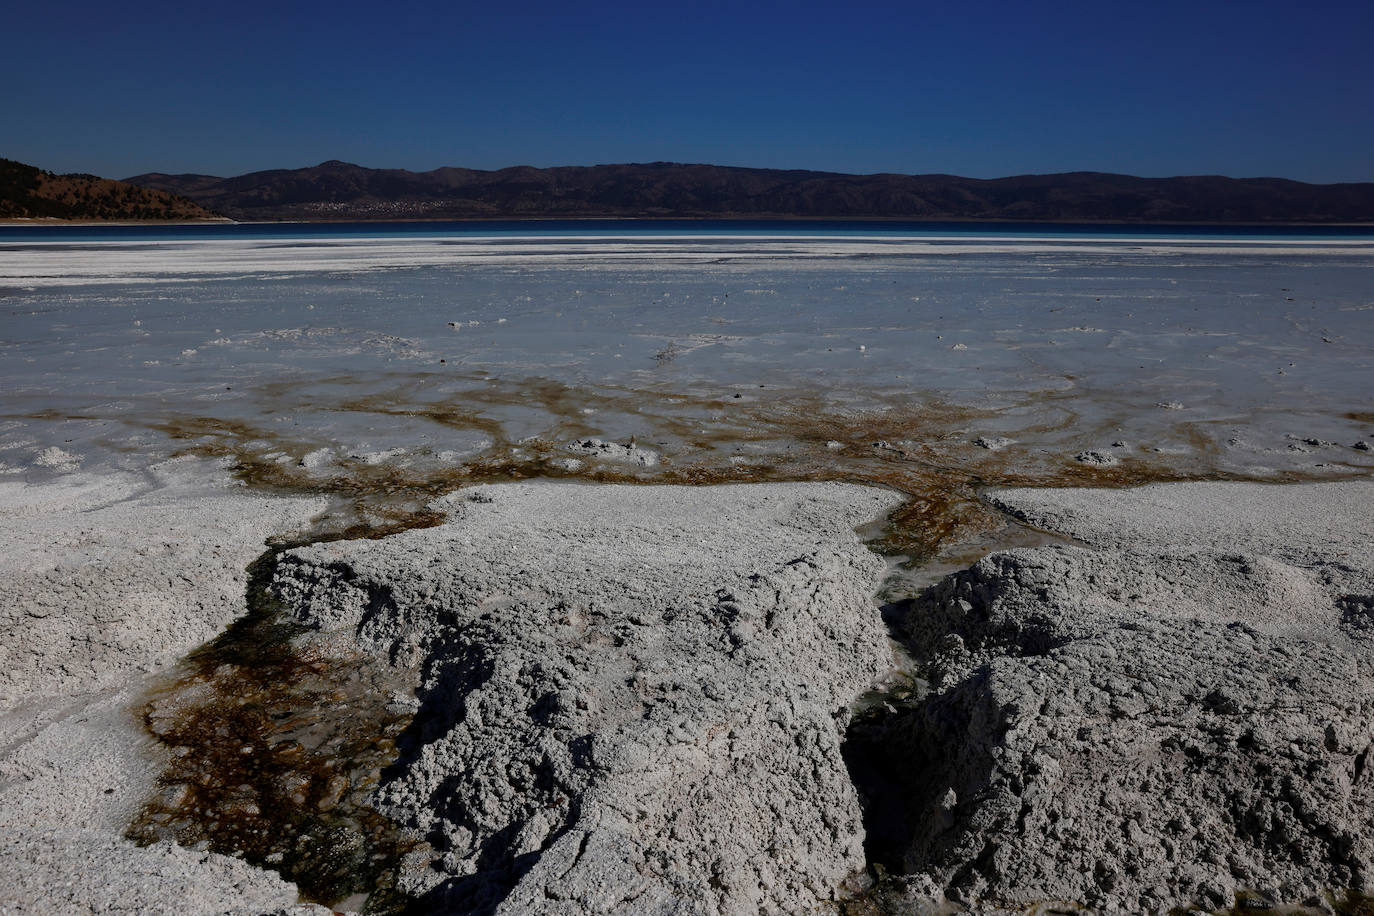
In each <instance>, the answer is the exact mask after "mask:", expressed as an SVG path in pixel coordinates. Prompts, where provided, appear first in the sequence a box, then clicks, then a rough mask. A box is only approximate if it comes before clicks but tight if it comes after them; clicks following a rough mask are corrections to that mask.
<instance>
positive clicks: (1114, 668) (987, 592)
mask: <svg viewBox="0 0 1374 916" xmlns="http://www.w3.org/2000/svg"><path fill="white" fill-rule="evenodd" d="M990 499H991V501H992V502H993V503H994V504H996V505H999V506H1001V507H1002V508H1004V509H1006V510H1008V511H1010V512H1012V513H1013V514H1015V515H1018V516H1020V517H1022V518H1023V519H1025V520H1027V521H1029V522H1031V523H1033V524H1036V525H1039V526H1042V527H1045V528H1050V529H1053V530H1056V531H1060V532H1063V533H1065V534H1067V535H1071V536H1072V537H1074V538H1077V539H1078V540H1079V541H1080V542H1082V543H1084V544H1086V545H1087V546H1084V547H1069V546H1065V547H1042V548H1034V549H1017V550H1009V551H1005V552H1001V553H995V554H992V555H990V556H988V557H986V558H985V559H983V560H982V561H980V562H979V563H977V564H975V565H974V566H973V567H971V568H970V569H968V570H966V571H965V572H962V573H959V574H956V575H955V576H952V577H950V578H949V579H947V580H945V581H944V582H942V583H940V584H939V585H937V586H935V587H933V588H932V589H931V590H930V591H928V592H927V593H925V594H923V595H922V596H921V597H919V598H917V599H915V600H913V601H911V602H909V604H908V606H906V607H905V608H904V609H898V611H897V613H896V614H894V616H895V617H897V618H898V619H899V620H900V629H901V630H902V631H903V636H904V639H905V642H906V643H907V648H908V650H909V651H910V652H911V653H912V655H913V656H914V658H915V659H916V661H917V663H918V664H919V665H920V666H921V668H922V670H923V673H924V674H925V675H926V676H927V677H929V678H930V680H931V686H932V692H931V694H930V695H929V696H928V697H926V698H925V699H923V700H921V701H919V702H916V703H914V704H912V705H911V706H909V707H907V708H905V709H903V710H901V711H898V712H896V713H894V714H892V715H890V716H886V717H880V718H878V719H876V720H873V721H866V722H864V723H862V724H861V725H860V726H859V727H857V728H856V729H855V730H854V731H853V732H852V734H851V744H850V748H851V749H852V750H851V755H852V756H853V758H854V759H857V760H860V761H863V762H864V765H863V766H862V767H859V768H856V770H855V777H856V780H857V781H858V782H859V784H860V785H861V787H862V790H863V791H864V793H865V795H866V796H867V797H868V798H869V799H870V800H871V801H872V802H874V806H871V807H870V816H869V818H868V826H869V828H870V849H871V850H879V851H880V853H879V854H880V857H881V858H883V859H885V860H886V864H887V865H888V867H889V868H890V869H891V870H893V871H895V872H896V873H898V874H902V875H905V877H904V878H903V879H902V880H901V881H899V882H897V883H898V885H899V886H898V889H897V890H895V891H892V892H891V893H892V895H893V896H894V897H895V898H898V899H896V900H895V904H896V905H897V907H898V908H899V909H901V908H902V907H906V908H910V909H914V910H916V911H918V912H919V911H920V910H921V907H922V906H923V905H925V906H931V905H933V903H934V901H935V900H938V899H939V898H941V897H942V896H943V895H944V894H948V895H949V897H951V898H952V899H954V900H956V901H958V902H960V903H963V904H965V905H967V906H969V907H970V908H971V909H972V910H974V911H975V912H980V911H984V910H985V909H986V910H988V911H991V910H992V909H994V907H993V906H992V905H991V904H990V903H988V902H987V901H1000V902H1002V903H1005V904H1009V905H1017V908H1018V911H1020V908H1023V907H1025V906H1027V905H1029V904H1032V903H1043V902H1045V901H1064V902H1067V903H1070V904H1086V905H1088V906H1090V907H1092V908H1093V910H1094V911H1096V912H1102V913H1162V912H1166V911H1173V910H1172V908H1174V907H1188V906H1201V907H1203V908H1205V909H1206V910H1209V911H1210V910H1215V909H1221V908H1224V907H1228V906H1230V905H1231V904H1232V903H1233V902H1234V900H1235V899H1236V898H1235V894H1236V893H1237V891H1246V892H1252V891H1253V892H1259V893H1260V894H1262V898H1261V903H1264V904H1273V903H1277V904H1283V905H1305V906H1307V907H1310V908H1311V910H1310V911H1311V912H1330V910H1329V909H1327V908H1326V906H1327V903H1328V901H1327V900H1325V899H1324V895H1325V894H1326V893H1327V892H1328V891H1333V890H1336V891H1339V890H1343V889H1347V888H1356V889H1364V888H1367V887H1369V881H1370V880H1371V878H1374V872H1372V871H1371V866H1374V773H1371V771H1370V768H1369V766H1368V763H1369V756H1370V753H1371V750H1374V482H1370V481H1357V482H1341V483H1322V484H1306V485H1294V486H1272V485H1261V484H1237V483H1190V484H1171V485H1152V486H1146V487H1142V488H1139V489H1134V490H1127V491H1121V490H1115V491H1112V490H1028V489H1022V490H1004V491H1001V492H996V493H993V494H991V496H990ZM901 885H904V889H903V888H902V886H901ZM903 898H904V899H903ZM893 902H894V901H889V903H893Z"/></svg>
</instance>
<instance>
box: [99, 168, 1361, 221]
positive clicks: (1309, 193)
mask: <svg viewBox="0 0 1374 916" xmlns="http://www.w3.org/2000/svg"><path fill="white" fill-rule="evenodd" d="M126 181H128V183H131V184H136V185H140V187H144V188H154V190H158V191H169V192H173V194H179V195H181V196H185V198H188V199H191V201H195V202H196V203H199V205H201V206H205V207H207V209H210V210H214V211H217V213H223V214H225V216H228V217H232V218H235V220H408V218H409V220H414V218H500V217H504V218H521V217H819V218H838V217H848V218H866V217H888V218H911V220H1088V221H1091V220H1107V221H1140V222H1171V221H1183V222H1190V221H1195V222H1363V221H1374V183H1363V184H1304V183H1301V181H1289V180H1283V179H1227V177H1221V176H1193V177H1173V179H1138V177H1132V176H1125V174H1109V173H1101V172H1070V173H1063V174H1028V176H1017V177H1007V179H962V177H958V176H952V174H915V176H911V174H842V173H835V172H801V170H778V169H745V168H728V166H714V165H684V163H676V162H650V163H638V165H596V166H562V168H552V169H536V168H530V166H515V168H510V169H499V170H495V172H482V170H477V169H456V168H444V169H434V170H433V172H407V170H404V169H368V168H363V166H359V165H352V163H348V162H339V161H330V162H322V163H320V165H316V166H312V168H308V169H273V170H269V172H253V173H249V174H240V176H236V177H232V179H221V177H216V176H207V174H162V173H148V174H139V176H133V177H132V179H126Z"/></svg>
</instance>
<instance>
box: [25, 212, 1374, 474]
mask: <svg viewBox="0 0 1374 916" xmlns="http://www.w3.org/2000/svg"><path fill="white" fill-rule="evenodd" d="M1372 269H1374V231H1371V230H1360V229H1348V228H1344V227H1340V228H1335V229H1333V228H1316V229H1292V228H1284V229H1269V228H1259V229H1254V228H1250V227H1243V228H1217V227H1139V228H1136V227H1129V228H1123V227H1103V226H1061V225H1056V226H1051V227H1026V226H988V225H984V224H978V225H977V226H971V225H951V224H902V223H822V224H794V223H782V224H779V223H742V222H729V223H720V222H717V223H703V222H692V223H664V222H652V223H650V222H634V221H577V222H575V223H573V222H553V221H540V222H532V223H463V224H445V223H433V224H430V223H425V224H414V223H408V224H394V225H390V224H372V223H369V224H327V225H317V224H291V225H215V226H186V227H152V228H148V227H141V226H140V227H96V228H89V227H82V228H62V229H47V228H44V229H29V228H23V229H15V228H13V227H9V228H6V229H3V230H0V308H2V309H3V313H2V314H3V316H4V318H3V326H0V390H3V392H4V394H3V396H0V407H2V408H3V410H2V412H3V414H4V416H3V417H0V464H2V465H3V468H4V470H5V471H6V472H7V473H11V474H30V475H40V476H41V475H44V474H49V473H54V472H55V471H54V469H53V467H52V465H53V464H54V462H53V461H52V460H51V455H49V458H48V459H44V458H43V457H42V456H43V455H44V453H45V451H46V450H47V449H51V448H60V449H61V450H63V452H64V453H66V454H69V455H71V456H72V457H73V458H74V459H79V460H80V462H82V464H83V466H86V467H92V466H99V465H104V464H109V465H118V466H129V465H134V466H137V465H139V464H146V463H147V462H149V461H153V460H159V459H160V458H164V457H166V456H168V455H171V454H174V453H177V452H179V451H184V450H188V449H190V450H196V451H198V452H199V453H202V454H223V455H225V456H227V457H229V458H230V459H232V460H233V461H235V462H237V463H238V464H239V465H240V466H241V467H243V468H251V469H257V472H258V477H259V478H260V479H262V480H267V481H271V482H274V483H277V484H281V485H291V486H295V485H312V486H313V485H323V484H320V483H318V482H320V481H333V482H335V483H336V484H338V485H340V486H343V485H345V484H346V485H347V486H353V487H357V486H359V485H360V484H359V481H367V482H369V484H368V485H369V486H376V487H382V488H387V487H389V488H391V492H411V493H412V495H413V492H412V491H414V488H415V487H417V486H418V487H419V491H423V492H430V491H433V490H436V489H439V488H440V487H441V485H442V484H448V483H452V481H454V480H457V479H461V478H464V477H465V475H466V477H468V478H471V479H475V478H481V477H484V476H485V477H488V478H490V477H495V478H500V477H503V476H505V477H509V476H530V475H549V476H559V475H574V476H583V477H587V478H588V479H612V478H615V479H620V478H632V479H645V480H678V481H700V482H707V481H717V480H746V479H776V478H808V477H816V476H842V477H848V478H852V479H869V480H880V481H883V482H887V483H889V484H891V485H894V486H899V487H902V488H904V489H907V490H908V491H910V492H915V491H917V490H920V489H921V488H922V487H924V486H926V485H927V484H929V483H930V481H931V480H932V479H938V480H939V481H943V483H942V484H941V485H942V486H946V487H948V486H950V485H951V484H950V481H957V482H958V486H959V487H962V488H963V489H965V490H969V489H970V488H976V487H977V486H980V485H983V484H985V483H997V482H1007V481H1011V482H1065V481H1067V482H1074V481H1078V482H1086V483H1092V482H1100V483H1129V482H1133V481H1137V480H1145V479H1160V478H1164V479H1168V478H1171V477H1177V476H1198V475H1202V476H1208V475H1211V476H1216V475H1222V476H1226V475H1239V476H1244V477H1250V478H1255V477H1258V478H1261V479H1289V478H1292V477H1294V476H1295V475H1297V476H1333V475H1335V476H1339V475H1343V474H1351V473H1365V472H1366V471H1367V469H1368V468H1369V467H1370V466H1371V465H1374V460H1371V458H1370V452H1368V451H1366V450H1363V449H1361V448H1357V447H1356V445H1357V443H1360V442H1363V441H1374V414H1372V413H1371V410H1374V270H1372ZM586 437H600V438H603V439H606V440H614V441H617V442H621V443H628V442H630V441H631V437H633V441H634V442H635V443H636V444H637V446H638V447H640V448H641V449H650V450H652V451H654V452H655V453H657V454H658V456H659V457H660V458H661V460H660V461H659V462H658V463H657V464H655V465H653V466H651V467H649V466H644V465H640V464H635V463H633V462H628V463H627V462H623V461H622V462H619V463H616V462H614V461H602V460H600V459H597V458H595V457H590V458H589V457H587V456H585V455H580V454H579V453H577V452H571V451H569V450H568V445H569V443H571V442H572V441H573V440H575V439H582V438H586ZM980 439H981V440H982V443H981V444H980V443H979V440H980ZM1002 440H1012V441H1010V442H1004V441H1002ZM987 445H992V446H993V447H991V448H989V447H985V446H987ZM1084 452H1093V453H1095V455H1096V457H1089V458H1088V459H1083V458H1082V453H1084ZM307 456H308V458H307ZM303 459H306V460H305V461H304V463H302V461H303ZM569 459H573V460H571V461H570V460H569ZM1099 459H1100V460H1099ZM58 463H60V462H58ZM311 481H315V482H316V483H315V484H312V483H310V482H311ZM407 488H410V489H407Z"/></svg>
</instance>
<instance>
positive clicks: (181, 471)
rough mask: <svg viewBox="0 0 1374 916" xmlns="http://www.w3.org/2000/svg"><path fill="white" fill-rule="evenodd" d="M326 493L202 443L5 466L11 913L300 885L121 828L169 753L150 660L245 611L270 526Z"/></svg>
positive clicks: (3, 678)
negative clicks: (250, 471) (28, 469)
mask: <svg viewBox="0 0 1374 916" xmlns="http://www.w3.org/2000/svg"><path fill="white" fill-rule="evenodd" d="M61 464H62V466H63V467H64V468H70V467H75V463H74V462H62V463H61ZM322 508H323V502H322V501H321V500H305V499H281V498H271V497H265V496H260V495H252V494H249V493H247V492H245V491H243V490H242V489H241V488H238V487H235V486H232V485H231V483H230V481H229V480H228V475H227V474H225V472H224V471H223V469H222V468H218V467H211V466H207V463H206V462H202V461H197V460H185V461H172V462H167V463H164V464H161V465H157V466H155V467H152V468H150V469H149V470H148V471H147V472H146V473H145V474H134V473H107V474H94V473H75V474H67V475H65V476H60V477H56V478H55V479H52V480H49V481H47V482H41V483H38V482H22V481H17V480H5V481H2V482H0V525H3V531H4V534H3V537H2V538H0V574H2V575H3V577H4V582H5V587H6V598H7V600H6V602H5V604H4V605H3V607H0V913H4V914H17V913H24V914H80V913H168V914H171V913H176V914H187V913H191V914H217V913H224V912H228V911H233V912H261V911H275V910H279V909H281V908H283V907H290V906H292V905H294V904H295V903H296V901H297V899H298V895H297V893H296V889H295V887H294V886H293V885H291V884H288V883H287V882H285V881H282V880H281V879H280V878H279V877H278V876H276V875H274V874H271V873H268V872H263V871H259V870H258V869H255V868H253V867H251V866H249V865H247V864H246V863H244V862H241V861H239V860H237V859H232V858H229V857H226V856H221V855H215V854H212V853H207V852H195V851H192V850H188V849H182V848H179V847H176V846H173V845H169V844H157V845H154V846H149V847H146V848H140V847H137V846H135V845H134V844H133V843H131V842H129V841H128V840H125V839H124V838H123V834H124V831H125V830H126V829H127V828H128V825H129V821H130V819H131V817H132V816H133V814H134V812H135V811H136V810H137V808H138V806H139V805H140V803H141V802H142V801H143V800H144V798H145V797H146V795H147V793H149V792H150V791H151V790H152V783H153V777H154V775H155V774H156V773H157V772H158V771H159V769H160V765H159V762H158V758H157V756H156V755H157V751H156V749H155V748H154V747H153V746H152V744H151V742H150V740H149V739H148V738H147V737H146V735H145V732H144V730H143V728H142V723H141V722H139V720H138V719H137V717H136V709H135V707H136V706H137V704H138V703H139V701H140V697H141V696H142V694H143V691H144V690H145V689H146V688H147V684H148V679H149V673H150V672H153V671H156V670H157V669H159V668H161V667H163V666H165V665H167V664H168V663H170V662H172V661H174V660H176V659H178V658H180V657H182V656H184V655H185V654H186V653H187V652H188V651H190V650H191V649H193V648H195V647H196V646H197V645H199V644H201V643H203V642H204V641H206V640H207V639H209V638H210V637H212V636H213V635H214V634H216V633H217V632H219V631H220V630H222V629H223V628H224V627H225V625H226V624H228V623H229V622H230V621H231V620H232V619H233V618H235V617H237V616H239V615H240V614H242V613H243V612H244V610H245V604H244V589H245V584H246V579H247V571H246V570H247V567H248V565H249V564H250V563H251V562H252V561H253V560H255V559H256V558H257V557H258V556H259V555H260V554H261V553H262V552H263V550H265V549H266V545H265V543H264V542H265V539H266V538H267V537H269V536H271V535H273V534H278V533H285V532H288V531H291V530H295V529H298V528H301V527H303V526H305V524H306V523H307V522H308V521H309V520H310V519H311V517H312V516H314V515H316V514H317V513H318V512H319V511H320V510H321V509H322ZM314 909H316V908H313V907H312V908H307V909H302V910H299V911H300V912H307V911H309V910H314Z"/></svg>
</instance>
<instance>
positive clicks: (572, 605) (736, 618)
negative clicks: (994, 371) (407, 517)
mask: <svg viewBox="0 0 1374 916" xmlns="http://www.w3.org/2000/svg"><path fill="white" fill-rule="evenodd" d="M896 502H897V500H896V495H895V494H893V493H891V492H888V491H885V490H879V489H874V488H866V487H859V486H852V485H847V484H829V483H806V484H764V485H735V486H721V487H706V488H693V487H671V486H646V487H634V486H583V485H573V484H553V483H548V482H544V483H529V484H504V485H495V486H484V487H476V488H472V489H468V490H463V491H459V492H458V493H455V494H452V495H451V496H450V497H447V498H445V499H444V500H441V501H439V503H438V504H437V505H438V507H439V508H443V509H445V510H447V511H448V512H449V513H450V518H449V520H448V521H447V522H446V523H445V524H442V525H440V526H437V527H434V528H427V529H422V530H414V531H409V532H406V533H403V534H398V535H394V536H392V537H388V538H385V539H382V540H375V541H349V542H334V543H323V544H316V545H312V546H309V547H304V548H300V549H297V550H294V551H290V552H288V553H286V554H285V555H283V557H282V559H281V562H280V565H279V566H278V571H277V575H276V579H275V583H274V589H275V591H276V592H277V594H278V595H279V597H281V598H282V599H283V600H284V601H285V602H286V603H287V605H288V606H289V607H290V608H291V609H292V610H293V612H294V613H295V615H296V616H297V617H298V618H299V619H300V620H302V621H304V622H306V623H309V624H312V625H314V626H316V627H319V628H321V629H324V630H328V631H332V632H336V633H341V634H351V635H352V636H353V637H355V638H356V639H357V640H359V641H360V642H361V644H362V645H364V646H366V647H370V648H372V649H374V650H375V651H377V652H381V653H386V654H388V655H390V656H392V657H396V658H398V659H400V660H402V661H404V662H408V663H411V664H416V665H418V666H419V670H420V671H422V682H421V684H420V685H419V696H420V699H421V703H422V705H421V709H420V712H419V714H418V716H417V719H416V724H415V725H413V726H412V731H413V732H414V733H415V734H416V735H417V736H418V738H419V740H418V746H417V747H415V748H414V749H413V750H412V751H411V752H409V753H407V754H403V756H402V757H401V759H400V761H399V762H398V765H397V766H396V767H395V768H393V774H392V776H391V777H390V778H389V779H388V780H386V782H385V784H384V785H383V786H382V787H381V788H380V791H379V793H378V796H379V802H380V804H381V806H382V808H383V809H384V810H385V811H386V812H388V813H389V814H391V815H392V816H394V817H396V818H397V819H398V820H400V821H402V822H403V823H407V824H409V825H410V826H412V827H414V828H416V829H418V830H420V831H422V832H424V833H425V834H426V835H428V836H431V837H433V838H434V840H435V841H436V843H437V845H438V848H439V852H440V853H441V855H440V856H439V857H438V858H437V859H436V860H435V861H433V862H432V863H431V864H429V865H428V867H425V868H416V869H415V870H414V871H413V872H412V873H410V874H409V875H408V876H407V877H406V879H405V880H406V881H407V882H408V886H409V889H410V890H411V891H413V892H416V893H419V894H422V895H423V899H424V903H425V905H427V906H428V907H429V908H431V909H433V910H434V911H437V912H455V913H466V912H498V913H541V914H555V913H556V914H593V913H636V914H640V913H669V912H671V913H684V914H685V913H703V914H706V913H712V914H714V913H732V914H733V913H741V914H742V913H761V912H762V913H799V912H810V911H813V910H815V909H817V908H818V907H822V906H825V905H826V901H830V900H833V899H834V898H835V897H836V896H837V894H839V893H840V891H841V888H842V885H843V884H844V882H845V881H846V879H847V878H849V877H851V876H853V875H855V874H857V873H860V872H862V870H863V869H864V867H865V857H864V847H863V840H864V833H863V828H862V824H861V812H860V808H859V801H858V798H857V797H856V794H855V791H854V788H853V785H852V784H851V782H850V780H849V777H848V773H847V771H846V767H845V763H844V760H843V759H842V756H841V752H840V746H841V740H842V738H843V735H844V729H845V726H846V725H847V722H848V718H849V713H848V711H847V710H848V707H849V705H850V704H851V703H852V701H853V700H854V699H855V698H856V697H857V696H859V695H860V694H861V693H862V692H863V691H864V690H865V689H866V688H868V687H869V685H871V684H872V683H873V682H874V681H875V679H877V678H878V677H879V676H880V675H881V674H882V673H884V672H885V671H886V670H887V669H888V668H889V667H890V665H891V660H892V656H891V650H890V647H889V642H888V638H887V633H886V630H885V628H884V626H883V624H882V622H881V619H880V616H879V613H878V608H877V606H876V605H875V603H874V601H873V598H872V594H873V590H874V588H875V587H876V585H877V584H878V582H879V580H880V579H881V574H882V572H883V570H884V568H885V567H884V563H883V561H882V560H881V559H879V558H878V557H877V556H876V555H874V554H873V553H871V552H869V551H868V550H867V549H866V548H865V547H864V546H863V545H862V543H861V542H860V540H859V538H858V536H857V535H856V533H855V526H857V525H859V524H861V523H863V522H867V521H870V520H872V519H874V518H877V517H879V516H881V515H883V514H884V513H885V512H886V511H888V510H890V509H891V508H893V507H894V506H895V505H896Z"/></svg>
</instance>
